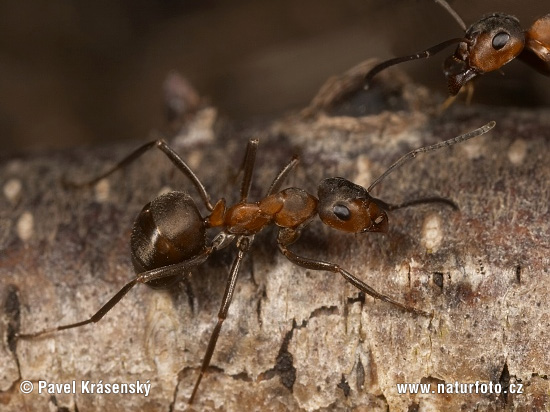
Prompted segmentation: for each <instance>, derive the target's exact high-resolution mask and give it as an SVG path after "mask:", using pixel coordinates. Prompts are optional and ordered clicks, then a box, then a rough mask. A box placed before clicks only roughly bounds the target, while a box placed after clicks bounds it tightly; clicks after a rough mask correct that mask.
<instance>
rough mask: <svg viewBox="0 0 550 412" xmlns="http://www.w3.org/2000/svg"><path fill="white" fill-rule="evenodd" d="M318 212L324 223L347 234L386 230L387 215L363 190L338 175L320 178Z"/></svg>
mask: <svg viewBox="0 0 550 412" xmlns="http://www.w3.org/2000/svg"><path fill="white" fill-rule="evenodd" d="M318 197H319V204H318V206H317V210H318V214H319V217H320V218H321V220H322V221H323V223H324V224H326V225H328V226H330V227H333V228H335V229H338V230H342V231H344V232H350V233H361V232H387V231H388V216H387V215H386V212H385V211H384V209H382V207H381V206H380V205H379V204H377V203H376V201H375V200H374V198H373V197H372V196H370V195H369V193H368V192H367V189H365V188H364V187H362V186H359V185H356V184H354V183H352V182H350V181H349V180H346V179H344V178H342V177H331V178H328V179H325V180H323V181H322V182H321V183H320V184H319V188H318Z"/></svg>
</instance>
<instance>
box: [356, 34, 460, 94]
mask: <svg viewBox="0 0 550 412" xmlns="http://www.w3.org/2000/svg"><path fill="white" fill-rule="evenodd" d="M463 41H464V42H467V40H466V39H464V38H462V37H459V38H455V39H450V40H447V41H444V42H443V43H439V44H436V45H435V46H432V47H430V48H429V49H426V50H424V51H421V52H419V53H416V54H411V55H410V56H403V57H396V58H394V59H389V60H386V61H384V62H382V63H379V64H377V65H376V66H374V67H373V68H372V69H370V71H369V72H368V73H367V74H366V76H365V89H368V88H369V87H370V86H371V82H372V79H373V78H374V76H376V75H377V74H378V73H380V72H381V71H382V70H385V69H387V68H388V67H390V66H394V65H396V64H400V63H404V62H408V61H411V60H418V59H427V58H429V57H431V56H433V55H434V54H436V53H439V52H440V51H442V50H443V49H446V48H447V47H449V46H450V45H452V44H455V43H460V42H463Z"/></svg>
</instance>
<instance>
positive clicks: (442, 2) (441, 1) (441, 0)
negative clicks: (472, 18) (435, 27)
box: [434, 0, 466, 31]
mask: <svg viewBox="0 0 550 412" xmlns="http://www.w3.org/2000/svg"><path fill="white" fill-rule="evenodd" d="M434 1H435V2H436V3H437V4H439V5H440V6H441V7H443V8H444V9H445V10H447V11H448V12H449V14H450V15H451V16H453V18H454V19H455V20H456V22H457V23H458V25H459V26H460V27H461V28H462V30H464V31H466V24H465V23H464V20H462V17H460V16H459V15H458V13H457V12H456V11H454V9H453V8H452V7H451V6H450V5H449V3H447V2H446V1H445V0H434Z"/></svg>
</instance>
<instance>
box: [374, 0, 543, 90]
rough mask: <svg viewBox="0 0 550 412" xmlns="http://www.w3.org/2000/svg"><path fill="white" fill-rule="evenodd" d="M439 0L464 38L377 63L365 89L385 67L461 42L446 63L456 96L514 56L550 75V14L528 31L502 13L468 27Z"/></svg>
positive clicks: (515, 20)
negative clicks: (475, 79) (456, 23)
mask: <svg viewBox="0 0 550 412" xmlns="http://www.w3.org/2000/svg"><path fill="white" fill-rule="evenodd" d="M436 1H437V2H438V3H439V4H441V5H442V6H443V7H444V8H445V9H446V10H447V11H448V12H449V13H451V15H452V16H453V17H454V18H455V19H456V20H457V22H458V23H459V25H460V26H461V27H462V29H463V30H464V31H465V34H464V37H458V38H454V39H450V40H446V41H444V42H442V43H439V44H437V45H435V46H432V47H430V48H428V49H426V50H424V51H421V52H418V53H416V54H412V55H410V56H403V57H396V58H393V59H389V60H386V61H384V62H382V63H380V64H378V65H376V66H374V67H373V68H372V69H371V70H370V71H369V72H368V73H367V74H366V76H365V85H366V86H365V87H366V88H368V87H369V86H370V85H371V82H372V79H373V78H374V76H376V74H377V73H379V72H381V71H382V70H384V69H386V68H388V67H390V66H393V65H396V64H400V63H403V62H407V61H411V60H417V59H427V58H429V57H431V56H433V55H434V54H436V53H439V52H440V51H442V50H443V49H445V48H447V47H448V46H450V45H452V44H455V43H458V47H457V49H456V51H455V53H454V54H453V55H452V56H449V57H447V59H445V63H444V64H443V71H444V73H445V77H446V78H447V86H448V89H449V93H450V94H451V95H453V96H455V95H456V94H458V92H459V91H460V89H461V88H462V86H464V85H465V84H466V83H468V82H469V81H470V80H472V79H474V78H476V77H477V76H479V75H482V74H484V73H488V72H491V71H494V70H498V69H500V68H501V67H502V66H504V65H505V64H506V63H509V62H510V61H512V60H514V59H515V58H518V59H520V60H521V61H523V62H525V63H527V64H528V65H529V66H531V67H532V68H534V69H535V70H537V71H538V72H540V73H542V74H544V75H546V76H550V14H547V15H545V16H542V17H540V18H539V19H537V20H536V21H535V22H534V23H533V24H532V25H531V27H530V28H529V30H527V31H524V30H523V29H522V28H521V25H520V23H519V20H518V19H517V18H516V17H514V16H511V15H509V14H503V13H492V14H489V15H487V16H484V17H482V18H481V19H480V20H478V21H477V22H476V23H474V24H472V25H471V26H470V28H469V29H467V30H466V25H465V24H464V22H463V21H462V19H460V17H458V15H457V14H456V12H455V11H454V10H453V9H452V8H451V7H450V6H449V5H448V4H447V3H446V2H445V1H444V0H436Z"/></svg>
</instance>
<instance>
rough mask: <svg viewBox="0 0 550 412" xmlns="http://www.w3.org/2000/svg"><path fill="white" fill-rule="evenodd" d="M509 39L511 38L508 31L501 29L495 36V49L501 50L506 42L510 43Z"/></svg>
mask: <svg viewBox="0 0 550 412" xmlns="http://www.w3.org/2000/svg"><path fill="white" fill-rule="evenodd" d="M508 40H510V35H509V34H508V33H506V32H503V31H501V32H500V33H497V34H496V35H495V37H493V49H495V50H500V49H502V48H503V47H504V46H506V44H507V43H508Z"/></svg>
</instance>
